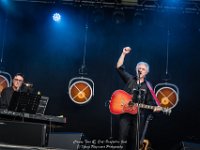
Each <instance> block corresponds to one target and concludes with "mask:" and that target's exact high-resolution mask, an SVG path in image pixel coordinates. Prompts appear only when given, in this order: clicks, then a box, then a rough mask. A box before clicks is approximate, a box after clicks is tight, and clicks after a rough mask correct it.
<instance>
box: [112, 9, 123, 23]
mask: <svg viewBox="0 0 200 150" xmlns="http://www.w3.org/2000/svg"><path fill="white" fill-rule="evenodd" d="M112 19H113V22H114V23H116V24H122V23H124V21H125V14H124V12H123V11H121V10H117V11H114V12H113V16H112Z"/></svg>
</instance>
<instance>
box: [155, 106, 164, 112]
mask: <svg viewBox="0 0 200 150" xmlns="http://www.w3.org/2000/svg"><path fill="white" fill-rule="evenodd" d="M161 110H162V107H160V106H157V107H155V108H154V109H153V111H154V112H160V111H161Z"/></svg>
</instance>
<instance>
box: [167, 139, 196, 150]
mask: <svg viewBox="0 0 200 150" xmlns="http://www.w3.org/2000/svg"><path fill="white" fill-rule="evenodd" d="M170 150H200V143H194V142H188V141H181V142H180V143H179V144H177V145H175V146H174V147H173V148H171V149H170Z"/></svg>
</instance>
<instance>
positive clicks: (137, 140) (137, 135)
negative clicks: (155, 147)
mask: <svg viewBox="0 0 200 150" xmlns="http://www.w3.org/2000/svg"><path fill="white" fill-rule="evenodd" d="M138 78H139V80H138V81H139V83H138V97H137V99H138V107H137V130H136V150H139V149H140V131H139V130H140V102H141V89H140V88H141V82H140V71H138Z"/></svg>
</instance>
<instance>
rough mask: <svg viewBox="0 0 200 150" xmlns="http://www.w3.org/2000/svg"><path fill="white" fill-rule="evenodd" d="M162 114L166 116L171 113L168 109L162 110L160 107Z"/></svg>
mask: <svg viewBox="0 0 200 150" xmlns="http://www.w3.org/2000/svg"><path fill="white" fill-rule="evenodd" d="M162 112H163V113H164V114H166V115H170V114H171V112H172V110H171V109H169V108H163V107H162Z"/></svg>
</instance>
